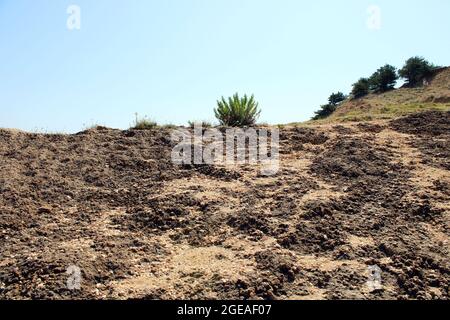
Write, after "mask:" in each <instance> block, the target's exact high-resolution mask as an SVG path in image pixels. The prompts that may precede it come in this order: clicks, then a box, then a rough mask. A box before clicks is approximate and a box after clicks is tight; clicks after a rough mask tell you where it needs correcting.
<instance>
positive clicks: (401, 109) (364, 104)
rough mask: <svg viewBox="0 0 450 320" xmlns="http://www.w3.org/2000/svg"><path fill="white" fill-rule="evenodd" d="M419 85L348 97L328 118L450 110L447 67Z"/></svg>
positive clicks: (371, 117)
mask: <svg viewBox="0 0 450 320" xmlns="http://www.w3.org/2000/svg"><path fill="white" fill-rule="evenodd" d="M427 82H428V84H427V85H425V86H423V87H419V88H405V87H403V88H400V89H396V90H393V91H389V92H386V93H383V94H370V95H368V96H367V97H364V98H361V99H356V100H347V101H345V102H344V103H342V105H341V106H339V107H338V109H337V110H336V111H335V113H334V114H333V115H332V116H331V117H330V118H328V119H326V120H325V122H327V121H361V120H374V119H392V118H394V117H398V116H402V115H406V114H409V113H414V112H420V111H427V110H441V111H447V110H450V67H446V68H441V69H438V70H437V71H436V72H435V74H434V75H433V76H432V77H431V78H430V79H427Z"/></svg>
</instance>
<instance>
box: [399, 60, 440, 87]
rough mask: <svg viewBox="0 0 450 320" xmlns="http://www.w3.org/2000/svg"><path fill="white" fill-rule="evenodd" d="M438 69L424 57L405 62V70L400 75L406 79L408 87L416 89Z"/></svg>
mask: <svg viewBox="0 0 450 320" xmlns="http://www.w3.org/2000/svg"><path fill="white" fill-rule="evenodd" d="M436 68H438V67H437V66H435V65H434V64H432V63H430V62H428V61H427V60H425V59H424V58H422V57H412V58H409V59H408V60H407V61H406V62H405V65H404V66H403V68H402V69H400V70H399V71H398V75H399V76H400V77H401V78H404V79H406V83H407V85H408V86H410V87H415V86H417V85H420V84H421V83H422V81H423V79H425V78H427V77H429V76H430V75H431V74H432V72H433V70H435V69H436Z"/></svg>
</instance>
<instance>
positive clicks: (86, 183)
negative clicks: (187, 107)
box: [0, 112, 450, 299]
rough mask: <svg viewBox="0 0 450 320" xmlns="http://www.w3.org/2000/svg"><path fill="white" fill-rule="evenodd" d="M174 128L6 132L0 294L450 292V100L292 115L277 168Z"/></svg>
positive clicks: (2, 134)
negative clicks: (188, 138)
mask: <svg viewBox="0 0 450 320" xmlns="http://www.w3.org/2000/svg"><path fill="white" fill-rule="evenodd" d="M169 137H170V131H169V129H155V130H150V131H119V130H112V129H106V128H97V129H95V130H88V131H85V132H82V133H79V134H76V135H44V134H30V133H23V132H19V131H12V130H0V160H1V161H0V243H1V246H0V298H2V299H127V298H139V299H178V298H179V299H448V298H449V294H450V292H449V283H450V264H449V263H450V260H449V218H450V112H427V113H422V114H415V115H411V116H408V117H406V118H401V119H398V120H393V121H377V122H367V123H351V124H350V123H349V124H340V125H337V124H325V125H319V126H303V127H283V128H282V129H281V170H280V171H279V173H278V174H277V175H275V176H269V177H265V176H261V175H259V173H258V172H259V171H258V168H255V167H252V166H242V167H234V168H225V167H218V166H182V167H180V166H177V165H175V164H173V163H172V162H171V158H170V153H171V150H172V147H173V143H172V142H171V141H170V140H169ZM71 265H75V266H77V267H79V268H80V270H81V279H82V281H81V287H80V289H79V290H70V289H68V287H67V279H68V277H69V276H70V275H68V274H67V273H66V271H67V268H68V267H69V266H71ZM369 266H378V267H379V268H380V269H381V281H382V288H379V289H376V290H374V289H373V288H371V287H370V286H368V285H367V281H368V276H369Z"/></svg>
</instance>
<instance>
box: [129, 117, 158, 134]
mask: <svg viewBox="0 0 450 320" xmlns="http://www.w3.org/2000/svg"><path fill="white" fill-rule="evenodd" d="M135 116H136V119H135V120H134V124H133V125H132V127H131V129H134V130H150V129H155V128H156V127H158V124H157V123H156V122H155V121H152V120H149V119H147V118H146V117H144V118H139V116H138V114H137V113H136V114H135Z"/></svg>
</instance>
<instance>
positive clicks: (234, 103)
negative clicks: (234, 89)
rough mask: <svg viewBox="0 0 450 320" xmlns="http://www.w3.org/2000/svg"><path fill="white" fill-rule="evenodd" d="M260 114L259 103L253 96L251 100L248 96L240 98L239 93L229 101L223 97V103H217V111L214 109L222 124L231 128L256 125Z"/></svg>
mask: <svg viewBox="0 0 450 320" xmlns="http://www.w3.org/2000/svg"><path fill="white" fill-rule="evenodd" d="M260 113H261V111H260V110H259V108H258V103H257V102H256V101H255V97H254V96H253V95H252V96H251V97H250V98H249V97H248V96H247V95H244V97H242V98H240V97H239V94H237V93H236V94H235V95H234V96H233V97H230V98H228V100H226V99H225V98H224V97H222V100H221V101H217V109H214V114H215V116H216V118H217V119H218V120H219V122H220V124H221V125H223V126H229V127H245V126H251V125H254V124H255V123H256V120H257V119H258V118H259V115H260Z"/></svg>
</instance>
